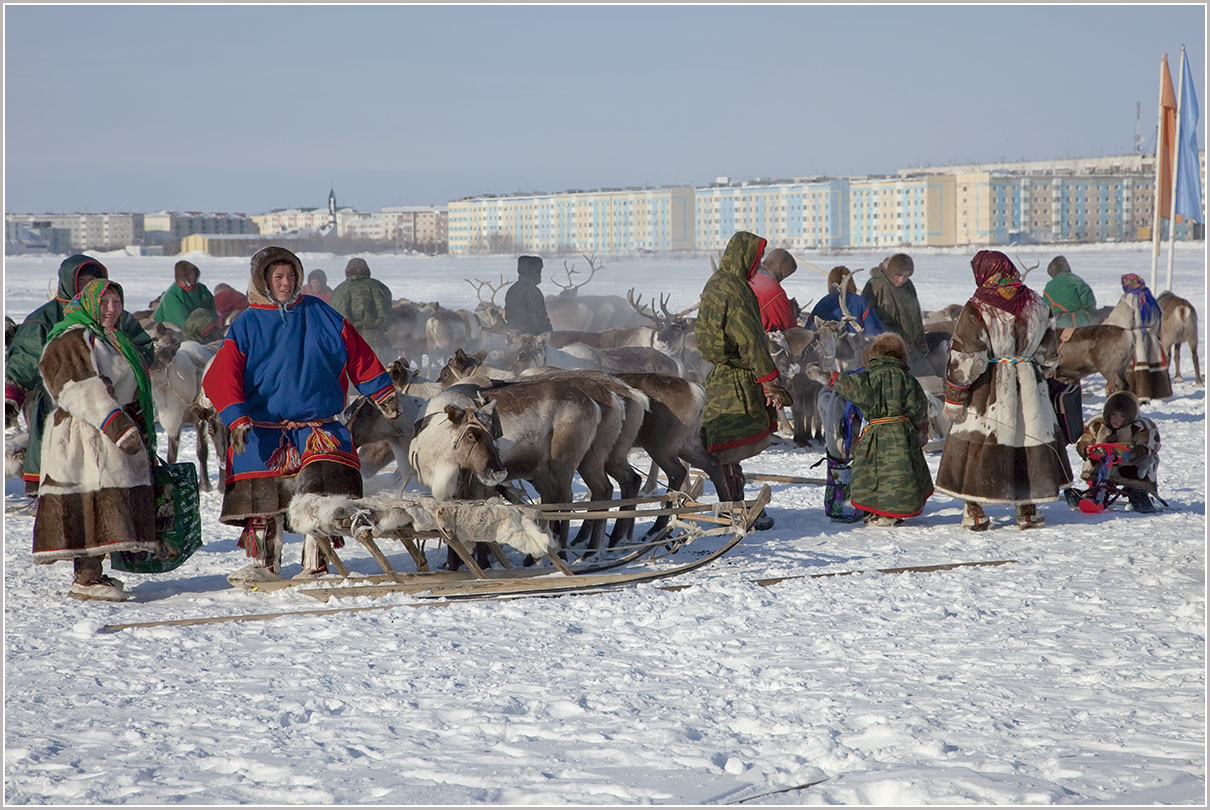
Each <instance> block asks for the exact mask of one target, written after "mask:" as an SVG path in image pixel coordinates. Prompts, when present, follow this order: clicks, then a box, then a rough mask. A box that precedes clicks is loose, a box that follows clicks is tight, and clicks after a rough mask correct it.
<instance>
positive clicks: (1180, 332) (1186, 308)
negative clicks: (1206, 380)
mask: <svg viewBox="0 0 1210 810" xmlns="http://www.w3.org/2000/svg"><path fill="white" fill-rule="evenodd" d="M1156 301H1157V302H1158V303H1159V305H1160V311H1161V312H1162V313H1163V319H1162V320H1161V321H1160V346H1161V348H1163V350H1164V355H1165V356H1166V357H1167V358H1168V362H1169V363H1170V364H1172V363H1173V362H1174V361H1175V365H1176V368H1175V369H1174V372H1175V373H1174V374H1173V379H1176V380H1179V379H1181V344H1182V343H1188V344H1189V352H1190V354H1192V355H1193V373H1194V374H1195V375H1196V378H1197V384H1198V385H1201V384H1202V365H1201V361H1200V360H1198V357H1197V310H1196V309H1194V308H1193V304H1191V303H1189V301H1187V300H1186V299H1184V298H1181V297H1180V296H1178V295H1176V294H1174V293H1173V292H1172V291H1170V290H1165V291H1164V292H1162V293H1160V297H1159V298H1157V299H1156Z"/></svg>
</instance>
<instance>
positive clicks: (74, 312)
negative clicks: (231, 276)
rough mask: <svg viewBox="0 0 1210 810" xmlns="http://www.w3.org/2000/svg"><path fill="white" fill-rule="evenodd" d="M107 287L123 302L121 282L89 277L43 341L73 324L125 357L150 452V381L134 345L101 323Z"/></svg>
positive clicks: (152, 417) (152, 440)
mask: <svg viewBox="0 0 1210 810" xmlns="http://www.w3.org/2000/svg"><path fill="white" fill-rule="evenodd" d="M111 288H112V289H113V290H115V291H116V292H117V293H118V296H119V297H120V298H121V299H122V301H123V303H125V301H126V295H125V293H124V292H123V291H122V285H121V284H118V283H117V282H116V281H110V280H109V279H107V278H98V279H93V280H92V281H90V282H88V283H87V284H85V285H84V289H82V290H80V292H79V293H77V295H76V297H75V298H73V299H71V300H70V301H68V302H67V304H66V305H65V306H64V307H63V319H62V320H60V321H59V322H58V323H56V324H55V325H54V327H52V328H51V330H50V333H49V334H48V335H47V336H46V342H47V343H50V342H51V340H53V339H54V338H56V337H58V336H59V335H61V334H63V333H64V332H66V331H67V330H68V329H70V328H71V327H73V326H83V327H84V328H85V329H87V330H88V331H90V332H92V333H93V334H94V335H96V336H97V337H99V338H101V339H102V340H104V341H105V342H106V343H108V344H109V345H110V346H112V347H114V348H115V349H117V350H118V352H120V353H121V355H122V356H123V357H125V358H126V361H127V362H128V363H130V367H131V369H133V370H134V379H135V382H136V383H137V385H138V389H139V391H138V399H139V408H140V409H141V410H142V411H143V422H144V424H145V426H146V428H147V447H148V449H149V450H150V451H151V452H152V453H153V454H154V453H155V406H154V404H153V403H152V399H151V380H150V379H149V378H148V376H147V368H146V367H145V366H144V365H143V358H142V357H140V356H139V351H138V349H136V348H135V346H134V342H133V341H131V339H130V336H129V335H127V334H126V333H125V332H123V331H122V330H121V329H119V328H117V326H116V325H115V326H114V327H113V328H112V329H106V328H105V327H104V326H102V325H101V296H103V295H104V294H105V291H106V290H109V289H111Z"/></svg>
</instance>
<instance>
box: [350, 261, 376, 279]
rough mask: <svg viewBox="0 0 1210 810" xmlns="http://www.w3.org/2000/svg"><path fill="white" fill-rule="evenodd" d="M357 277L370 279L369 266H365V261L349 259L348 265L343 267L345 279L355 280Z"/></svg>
mask: <svg viewBox="0 0 1210 810" xmlns="http://www.w3.org/2000/svg"><path fill="white" fill-rule="evenodd" d="M358 276H364V277H366V278H369V277H370V266H369V265H368V264H366V260H365V259H363V258H361V257H359V256H355V257H353V258H352V259H349V263H348V264H346V265H345V278H357V277H358Z"/></svg>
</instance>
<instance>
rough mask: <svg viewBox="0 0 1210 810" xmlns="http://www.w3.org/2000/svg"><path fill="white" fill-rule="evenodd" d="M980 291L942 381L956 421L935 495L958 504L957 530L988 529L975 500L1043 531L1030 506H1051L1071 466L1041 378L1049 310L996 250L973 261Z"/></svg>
mask: <svg viewBox="0 0 1210 810" xmlns="http://www.w3.org/2000/svg"><path fill="white" fill-rule="evenodd" d="M971 267H972V268H973V269H974V273H975V283H976V284H978V289H977V290H976V291H975V294H974V295H973V296H971V299H970V300H969V301H967V302H966V304H965V305H964V306H963V307H962V312H961V314H960V315H959V316H958V322H957V323H956V324H955V326H954V336H953V343H952V345H951V348H950V355H949V363H948V366H947V368H946V374H945V409H944V411H943V413H944V415H945V417H946V418H947V419H949V420H950V421H951V422H953V423H954V425H953V428H952V430H951V431H950V434H949V436H947V437H946V440H945V449H944V450H943V451H942V454H941V464H940V466H939V468H938V470H937V491H938V492H942V493H945V494H947V495H952V496H953V497H955V498H961V499H962V500H964V501H966V507H965V509H964V512H963V515H962V526H963V527H965V528H968V529H971V530H973V531H982V530H984V529H987V528H988V527H989V526H990V523H989V521H988V518H987V516H986V515H985V514H984V512H983V509H982V507H981V506H980V504H981V503H1002V504H1012V505H1013V506H1015V507H1016V517H1017V525H1018V526H1019V527H1020V528H1022V529H1029V528H1033V527H1035V526H1041V525H1042V524H1043V523H1044V522H1045V521H1044V519H1043V518H1042V516H1041V515H1039V514H1037V507H1036V504H1039V503H1045V502H1046V501H1053V500H1056V499H1057V498H1058V494H1059V491H1060V490H1061V489H1063V488H1064V487H1065V486H1067V484H1068V483H1069V482H1070V481H1071V466H1070V464H1069V463H1068V461H1067V452H1066V449H1065V447H1064V445H1063V443H1062V438H1061V436H1060V433H1059V424H1058V418H1057V417H1056V416H1055V411H1054V406H1052V405H1051V402H1050V398H1049V395H1048V393H1047V387H1046V377H1047V376H1048V375H1049V374H1050V373H1051V372H1052V371H1053V370H1054V369H1055V368H1056V367H1057V366H1058V363H1059V355H1058V343H1057V341H1056V338H1055V332H1054V330H1053V329H1052V328H1051V327H1050V308H1049V307H1048V306H1047V305H1046V302H1044V301H1043V300H1042V298H1041V297H1040V296H1039V295H1038V294H1037V293H1035V292H1034V291H1033V290H1031V289H1029V288H1028V287H1026V286H1025V285H1024V284H1023V283H1022V282H1021V278H1020V275H1019V273H1018V272H1017V269H1016V268H1015V267H1014V266H1013V263H1012V260H1010V259H1009V258H1008V257H1007V256H1005V255H1004V254H1003V253H1001V252H999V251H995V250H981V251H979V252H978V253H976V254H975V258H974V259H972V260H971Z"/></svg>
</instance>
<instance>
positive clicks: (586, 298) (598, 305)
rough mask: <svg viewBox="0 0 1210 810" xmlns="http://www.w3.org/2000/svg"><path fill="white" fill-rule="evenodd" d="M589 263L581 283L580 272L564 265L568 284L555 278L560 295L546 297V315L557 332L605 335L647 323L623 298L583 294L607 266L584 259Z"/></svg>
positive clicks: (553, 282) (593, 258) (565, 263)
mask: <svg viewBox="0 0 1210 810" xmlns="http://www.w3.org/2000/svg"><path fill="white" fill-rule="evenodd" d="M584 259H585V261H587V262H588V269H589V273H588V278H586V279H584V280H583V281H581V282H579V283H578V284H577V283H575V282H573V281H572V276H573V275H575V274H576V273H578V272H581V271H578V270H575V269H574V265H568V264H567V262H563V268H564V271H565V272H566V273H567V283H566V284H564V283H562V282H560V281H559V280H557V279H555V278H552V279H551V283H552V284H554V285H555V286H556V287H559V288H560V289H561V291H560V292H559V294H558V295H548V296H546V314H547V315H548V316H549V317H550V324H551V327H552V328H553V329H555V330H556V331H573V332H603V331H605V330H606V329H612V328H614V327H618V326H634V325H636V324H642V323H644V320H643V318H642V317H641V316H640V315H639V314H638V313H636V312H635V311H634V310H633V309H631V308H630V305H629V304H628V303H626V299H625V298H622V297H621V296H620V295H580V294H579V290H580V288H581V287H583V286H584V285H585V284H587V283H588V282H590V281H592V277H593V276H595V275H596V274H597V272H598V271H599V270H601V268H602V267H604V265H603V264H601V263H600V262H598V261H597V260H596V258H595V257H592V256H584Z"/></svg>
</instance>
